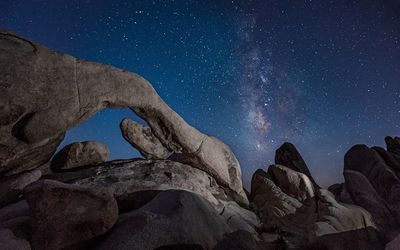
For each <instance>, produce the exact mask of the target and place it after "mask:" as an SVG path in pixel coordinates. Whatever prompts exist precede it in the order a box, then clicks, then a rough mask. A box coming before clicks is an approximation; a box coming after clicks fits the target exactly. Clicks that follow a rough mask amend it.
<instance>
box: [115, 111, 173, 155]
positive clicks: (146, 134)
mask: <svg viewBox="0 0 400 250" xmlns="http://www.w3.org/2000/svg"><path fill="white" fill-rule="evenodd" d="M120 128H121V132H122V135H123V137H124V138H125V140H126V141H127V142H129V143H130V144H131V145H132V146H133V147H135V148H136V149H137V150H139V152H140V153H141V154H142V155H143V156H144V157H146V158H147V159H166V158H167V157H168V156H169V155H170V153H171V152H170V151H169V150H168V149H167V148H166V147H164V145H162V143H161V142H160V140H158V138H157V137H155V136H154V135H153V133H152V132H151V128H149V127H145V126H143V125H141V124H139V123H136V122H134V121H132V120H130V119H128V118H125V119H124V120H122V122H121V124H120Z"/></svg>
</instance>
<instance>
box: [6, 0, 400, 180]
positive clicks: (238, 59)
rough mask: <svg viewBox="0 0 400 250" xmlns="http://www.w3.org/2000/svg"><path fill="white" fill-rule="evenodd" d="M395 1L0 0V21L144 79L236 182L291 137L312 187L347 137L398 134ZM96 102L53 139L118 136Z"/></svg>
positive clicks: (333, 171)
mask: <svg viewBox="0 0 400 250" xmlns="http://www.w3.org/2000/svg"><path fill="white" fill-rule="evenodd" d="M399 13H400V3H399V2H398V1H395V0H365V1H349V0H335V1H317V0H314V1H312V0H308V1H300V0H299V1H297V0H296V1H294V0H274V1H268V0H264V1H262V0H259V1H239V0H235V1H89V0H88V1H61V0H48V1H39V0H38V1H16V0H10V1H9V0H1V1H0V27H1V28H5V29H8V30H10V31H13V32H16V33H17V34H20V35H22V36H25V37H27V38H30V39H32V40H35V41H37V42H39V43H42V44H44V45H45V46H47V47H49V48H52V49H55V50H58V51H61V52H65V53H68V54H71V55H73V56H76V57H78V58H83V59H87V60H93V61H96V62H100V63H104V64H111V65H113V66H116V67H120V68H123V69H127V70H129V71H133V72H136V73H138V74H140V75H142V76H143V77H145V78H146V79H148V80H149V81H150V82H151V83H152V84H153V86H154V87H155V88H156V90H157V91H158V93H159V94H160V96H161V97H162V98H163V99H164V100H165V101H166V102H167V103H168V104H169V105H170V106H171V107H172V108H173V109H174V110H175V111H176V112H177V113H179V114H180V115H181V116H182V117H183V118H184V119H185V120H186V121H187V122H188V123H190V124H191V125H193V126H194V127H196V128H198V129H199V130H201V131H202V132H205V133H207V134H210V135H214V136H217V137H219V138H220V139H222V140H223V141H224V142H225V143H227V144H228V145H230V147H231V148H232V149H233V151H234V152H235V154H236V156H237V157H238V159H239V161H240V163H241V167H242V172H243V179H244V182H245V183H246V184H247V185H248V183H249V180H250V177H251V175H252V173H253V172H254V171H255V170H256V169H257V168H261V167H267V166H268V165H269V164H270V163H272V162H273V158H274V153H275V150H276V149H277V148H278V147H279V146H280V145H281V144H282V143H283V142H285V141H290V142H293V143H294V144H295V145H296V146H297V148H298V149H299V151H300V152H301V153H302V155H303V156H304V158H305V160H306V161H307V163H308V165H309V167H310V168H311V172H312V174H313V175H314V176H315V178H316V179H317V180H318V181H319V183H320V184H322V185H323V186H327V185H329V184H332V183H335V182H338V181H340V180H341V179H342V169H343V156H344V154H345V152H346V151H347V150H348V149H349V148H350V147H351V146H352V145H354V144H357V143H365V144H367V145H370V146H372V145H383V144H384V136H386V135H400V122H399V121H400V14H399ZM124 117H131V118H134V119H138V118H137V117H136V116H135V115H134V114H132V112H130V111H129V110H127V109H113V110H111V109H107V110H104V111H102V112H100V113H98V114H97V115H95V116H94V117H93V118H92V119H90V120H89V121H87V122H86V123H84V124H81V125H80V126H79V127H76V128H74V129H71V130H70V131H68V133H67V135H66V138H65V141H64V142H63V145H65V144H68V143H71V142H74V141H82V140H99V141H101V142H103V143H105V144H107V145H108V146H109V147H110V150H111V157H112V158H113V159H116V158H131V157H135V156H138V153H137V151H136V150H134V149H133V148H132V147H130V146H129V145H128V144H127V143H126V142H125V141H124V140H123V138H122V136H121V133H120V131H119V123H120V121H121V120H122V119H123V118H124Z"/></svg>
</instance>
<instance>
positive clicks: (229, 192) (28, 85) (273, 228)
mask: <svg viewBox="0 0 400 250" xmlns="http://www.w3.org/2000/svg"><path fill="white" fill-rule="evenodd" d="M0 90H1V91H0V191H1V192H0V249H39V250H40V249H49V250H50V249H51V250H58V249H93V250H96V249H143V250H153V249H164V250H165V249H175V250H176V249H192V250H194V249H214V250H222V249H248V250H251V249H255V250H257V249H260V250H261V249H276V250H278V249H328V250H338V249H384V248H385V245H386V249H396V246H397V245H398V242H399V236H398V235H399V233H400V227H399V225H400V219H399V218H400V198H399V197H400V196H399V195H398V194H399V192H400V138H399V137H394V138H392V137H386V138H385V141H386V143H387V150H385V149H383V148H380V147H372V148H369V147H367V146H365V145H356V146H354V147H353V148H352V149H350V150H349V152H347V154H346V156H345V161H344V162H345V164H344V177H345V182H344V183H342V184H335V185H332V186H331V187H330V188H329V191H328V190H326V189H323V188H321V187H320V186H319V185H318V184H317V182H316V181H315V180H314V178H313V176H312V175H311V172H310V171H309V169H308V167H307V165H306V163H305V161H304V160H303V158H302V157H301V155H300V153H299V152H298V151H297V149H296V148H295V146H294V145H293V144H290V143H284V144H283V145H282V146H281V147H280V148H279V149H278V150H277V151H276V156H275V163H276V164H274V165H271V166H270V167H269V168H268V170H267V171H264V170H261V169H260V170H258V171H256V173H254V175H253V178H252V183H251V192H250V193H248V194H247V195H246V194H245V192H244V189H243V187H242V181H241V170H240V165H239V162H238V161H237V159H236V157H235V156H234V154H233V153H232V151H231V150H230V149H229V147H228V146H227V145H225V144H224V143H223V142H221V141H220V140H218V139H217V138H215V137H212V136H208V135H205V134H203V133H201V132H199V131H198V130H197V129H195V128H193V127H191V126H190V125H189V124H187V123H186V122H185V121H184V120H183V119H182V118H181V117H180V116H179V115H178V114H176V113H175V112H174V111H173V110H172V109H171V108H169V107H168V106H167V104H165V103H164V102H163V100H162V99H161V98H160V97H159V96H158V94H157V93H156V92H155V90H154V89H153V87H152V86H151V84H150V83H148V82H147V81H146V80H145V79H143V78H142V77H140V76H138V75H136V74H134V73H130V72H126V71H124V70H120V69H117V68H113V67H111V66H106V65H101V64H97V63H94V62H87V61H83V60H80V59H76V58H74V57H72V56H69V55H66V54H62V53H59V52H55V51H52V50H50V49H47V48H45V47H43V46H41V45H40V44H37V43H35V42H32V41H30V40H28V39H25V38H22V37H19V36H18V35H15V34H13V33H10V32H7V31H0ZM106 107H129V108H130V109H131V110H132V111H133V112H135V113H136V114H137V115H139V116H140V117H141V118H143V120H144V121H145V122H146V123H147V125H141V124H138V123H136V122H135V121H133V120H130V119H124V120H123V121H122V122H121V123H120V129H121V132H122V135H123V137H124V138H125V139H126V140H127V141H128V142H129V143H130V144H131V145H132V146H133V147H135V148H136V149H138V150H139V152H140V153H141V154H142V155H143V156H144V157H145V158H146V159H141V158H140V159H139V158H136V159H135V158H133V159H127V160H114V161H107V160H108V156H109V151H108V149H107V146H106V145H103V144H101V143H98V142H92V141H90V142H76V143H72V144H70V145H67V146H66V147H64V148H63V149H62V150H61V151H59V152H58V153H57V154H55V155H54V156H53V154H54V152H55V150H56V148H57V147H58V145H59V144H60V143H61V141H62V140H63V137H64V133H65V132H66V131H67V130H68V129H70V128H72V127H74V126H75V125H77V124H79V123H82V122H84V121H85V120H87V119H89V118H90V117H91V116H92V115H94V114H95V113H96V112H98V111H99V110H101V109H103V108H106ZM52 156H53V158H52V159H51V157H52ZM50 159H51V160H50ZM247 197H249V199H250V201H251V203H250V206H249V203H248V199H247ZM396 244H397V245H396Z"/></svg>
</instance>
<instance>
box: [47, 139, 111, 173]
mask: <svg viewBox="0 0 400 250" xmlns="http://www.w3.org/2000/svg"><path fill="white" fill-rule="evenodd" d="M109 156H110V150H108V147H107V146H106V145H104V144H102V143H100V142H97V141H84V142H74V143H71V144H69V145H67V146H65V147H64V148H63V149H61V150H60V152H58V153H57V154H56V155H54V157H53V159H52V160H51V164H50V167H51V169H52V170H53V171H54V172H60V171H63V170H69V169H73V168H77V167H82V166H89V165H97V164H99V163H102V162H105V161H107V160H108V157H109Z"/></svg>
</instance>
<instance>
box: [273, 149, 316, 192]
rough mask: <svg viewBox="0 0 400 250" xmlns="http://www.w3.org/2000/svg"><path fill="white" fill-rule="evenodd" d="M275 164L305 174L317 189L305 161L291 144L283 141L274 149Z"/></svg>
mask: <svg viewBox="0 0 400 250" xmlns="http://www.w3.org/2000/svg"><path fill="white" fill-rule="evenodd" d="M275 164H277V165H282V166H285V167H288V168H290V169H292V170H294V171H297V172H300V173H303V174H305V175H306V176H307V177H308V178H309V179H310V180H311V182H312V183H313V185H314V186H315V187H316V188H317V189H318V188H319V186H318V185H317V183H316V182H315V181H314V178H313V177H312V175H311V173H310V170H309V169H308V167H307V165H306V163H305V162H304V160H303V157H301V155H300V153H299V151H297V149H296V147H295V146H294V145H293V144H291V143H289V142H285V143H284V144H282V146H281V147H280V148H278V149H277V150H276V153H275Z"/></svg>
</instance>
